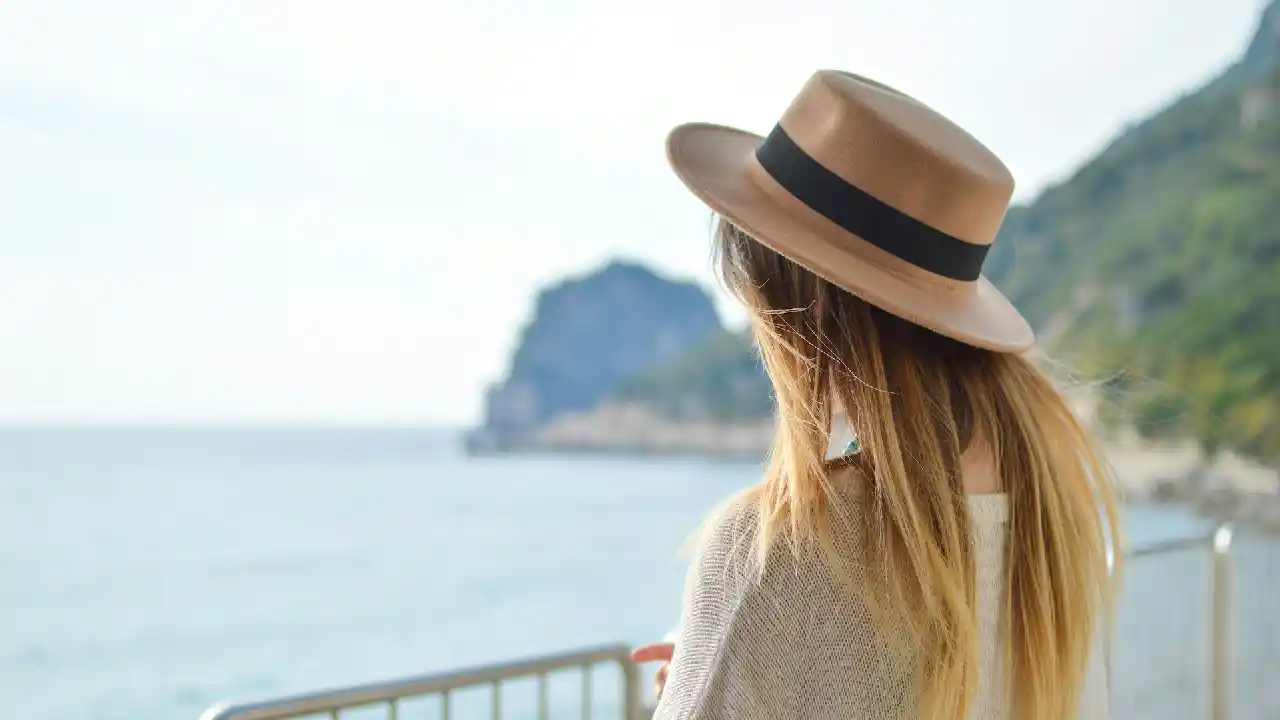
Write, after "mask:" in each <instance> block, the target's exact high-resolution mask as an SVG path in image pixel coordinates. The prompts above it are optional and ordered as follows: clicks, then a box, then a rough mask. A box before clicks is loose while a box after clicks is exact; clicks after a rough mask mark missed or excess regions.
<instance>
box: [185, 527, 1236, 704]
mask: <svg viewBox="0 0 1280 720" xmlns="http://www.w3.org/2000/svg"><path fill="white" fill-rule="evenodd" d="M1232 537H1233V531H1232V528H1231V526H1230V525H1222V526H1220V527H1218V528H1217V530H1216V531H1214V532H1213V533H1212V534H1210V535H1204V536H1197V537H1190V538H1179V539H1177V540H1170V541H1166V542H1160V543H1154V544H1150V545H1144V546H1142V547H1139V548H1135V549H1132V550H1130V551H1129V552H1128V553H1126V557H1127V558H1128V559H1130V560H1141V559H1142V558H1144V557H1150V556H1155V555H1165V554H1169V553H1174V552H1181V551H1188V550H1196V549H1202V548H1206V549H1209V550H1210V551H1211V565H1210V571H1209V578H1210V580H1209V582H1210V599H1209V602H1210V619H1209V633H1210V637H1209V657H1208V669H1207V673H1208V675H1207V681H1208V688H1209V703H1208V704H1209V707H1208V708H1207V717H1208V718H1209V720H1230V714H1231V661H1232V657H1231V604H1232V591H1231V585H1232V556H1231V541H1232ZM610 664H613V665H617V666H618V668H619V671H620V672H621V677H622V682H621V688H620V691H619V698H618V701H619V705H618V711H617V714H616V715H615V716H614V717H620V718H622V720H642V718H644V717H646V715H647V714H648V712H649V709H648V708H646V707H644V704H643V701H642V699H641V687H642V683H641V680H640V675H639V668H638V666H637V665H635V664H634V663H632V662H631V659H630V649H629V648H627V647H626V646H623V645H611V646H606V647H600V648H592V649H587V650H579V651H574V652H568V653H561V654H556V655H549V656H545V657H540V658H533V659H528V660H520V661H516V662H511V663H504V664H502V665H488V666H484V667H477V668H469V669H464V670H457V671H453V672H448V673H443V674H435V675H422V676H418V677H409V678H404V679H400V680H390V681H386V682H377V683H370V684H367V685H358V686H354V687H346V688H338V689H334V690H327V691H321V692H315V693H308V694H304V695H295V696H291V697H283V698H278V699H274V700H265V701H261V702H252V703H245V704H240V705H229V704H225V703H224V704H218V705H214V706H213V707H211V708H209V709H208V710H205V712H204V713H203V714H202V715H201V716H200V720H294V719H296V718H305V717H320V716H324V715H326V714H327V715H328V716H329V718H331V720H339V718H340V715H341V713H342V712H343V711H345V710H355V709H357V708H370V707H374V706H379V705H381V706H383V707H385V708H386V716H385V717H386V718H387V720H397V717H398V714H399V708H400V704H401V703H403V702H404V701H406V700H410V699H419V698H424V697H430V696H436V697H438V698H439V713H438V714H437V717H439V718H440V720H452V710H451V703H450V700H451V697H452V695H453V693H455V692H456V691H459V690H463V689H467V688H475V687H484V686H488V687H489V688H490V701H489V715H490V717H491V718H492V720H500V718H502V717H503V714H502V713H503V706H502V686H503V683H504V682H505V681H509V680H516V679H528V678H535V679H536V681H537V688H538V690H537V717H538V720H548V718H549V717H550V716H549V711H548V703H547V693H548V691H547V681H548V677H549V676H550V674H551V673H554V672H557V671H563V670H570V669H578V670H580V671H581V673H582V699H581V712H582V715H581V716H582V717H583V718H584V720H589V718H591V717H592V716H593V702H592V679H591V671H592V669H593V668H594V667H596V666H600V665H610ZM469 717H470V716H469Z"/></svg>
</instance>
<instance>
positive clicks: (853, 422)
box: [638, 71, 1116, 720]
mask: <svg viewBox="0 0 1280 720" xmlns="http://www.w3.org/2000/svg"><path fill="white" fill-rule="evenodd" d="M668 154H669V159H670V161H671V164H672V166H673V167H674V169H675V171H676V173H677V174H678V175H679V177H680V178H681V180H682V181H684V183H685V184H686V185H687V186H688V187H689V188H690V189H691V190H692V191H693V192H694V193H695V194H696V195H697V196H698V197H699V198H701V199H702V200H703V201H704V202H706V203H707V204H708V205H709V206H710V207H711V208H712V209H713V210H714V211H716V213H717V214H718V215H719V216H720V222H719V227H718V230H717V232H716V238H715V242H716V245H717V249H718V254H719V257H720V265H721V269H722V274H723V277H724V280H725V282H726V284H727V286H728V287H729V288H730V289H731V290H732V291H733V292H734V293H735V294H736V295H737V296H738V297H739V298H740V299H741V300H742V302H743V303H745V305H746V307H747V309H748V310H749V314H750V318H751V326H752V330H753V332H754V335H755V339H756V342H757V344H758V347H759V351H760V355H761V357H762V358H763V361H764V365H765V368H766V369H767V371H768V373H769V377H770V379H771V381H772V383H773V388H774V392H775V395H776V400H777V412H778V429H777V435H776V439H775V442H774V446H773V449H772V452H771V454H770V460H769V464H768V467H767V469H766V472H765V475H764V478H763V480H762V481H761V482H760V483H759V484H758V485H757V486H755V487H753V488H751V489H749V490H748V491H746V492H745V493H743V494H742V495H740V496H739V497H736V498H734V499H733V500H732V501H731V502H729V503H727V504H726V506H725V507H724V508H722V509H721V510H719V511H717V512H716V513H715V514H714V515H713V516H712V518H711V519H709V520H708V522H707V524H706V526H705V528H704V532H703V533H702V534H701V535H700V537H699V540H698V543H697V552H696V554H695V559H694V562H693V564H692V567H691V569H690V576H689V580H688V586H687V588H686V596H685V603H684V610H683V613H682V619H681V627H680V631H679V634H678V637H677V640H676V642H675V644H674V656H673V657H672V658H671V662H670V665H669V675H668V676H666V682H665V688H664V689H663V690H662V693H661V698H660V701H659V704H658V709H657V714H656V717H657V718H660V719H661V720H669V719H675V718H682V719H683V718H752V719H754V718H808V719H820V718H832V719H835V718H841V719H857V720H881V719H884V720H888V719H890V718H893V719H897V718H944V719H947V720H965V719H967V718H979V719H982V720H987V719H993V718H1018V719H1019V720H1066V719H1067V718H1085V719H1087V720H1097V719H1098V718H1105V717H1106V715H1107V708H1106V672H1105V668H1104V662H1103V658H1104V657H1105V652H1104V650H1103V648H1104V645H1105V643H1104V641H1103V638H1104V637H1105V636H1106V625H1107V624H1108V618H1109V613H1110V604H1111V598H1112V596H1113V584H1112V577H1113V575H1112V573H1109V571H1108V551H1107V550H1108V547H1109V544H1110V545H1114V543H1115V532H1116V510H1115V502H1114V494H1113V490H1112V484H1111V481H1110V478H1111V476H1110V474H1109V473H1110V471H1109V468H1108V467H1107V465H1106V464H1105V462H1104V460H1103V459H1102V457H1101V456H1100V455H1099V454H1098V451H1097V450H1096V449H1095V448H1094V446H1093V445H1092V444H1091V442H1090V440H1089V438H1088V437H1087V435H1086V433H1085V432H1084V430H1082V428H1081V427H1080V425H1078V424H1077V422H1076V420H1075V418H1074V417H1073V416H1072V413H1071V412H1070V410H1069V409H1068V407H1067V405H1066V404H1065V402H1064V401H1063V399H1062V398H1061V396H1060V395H1059V394H1058V392H1057V391H1056V390H1055V388H1054V386H1053V385H1052V384H1051V383H1050V381H1049V380H1048V379H1047V378H1046V376H1045V375H1043V374H1042V373H1041V372H1040V371H1039V370H1038V369H1037V368H1036V367H1035V366H1034V365H1033V364H1032V362H1030V361H1029V360H1028V359H1027V358H1026V357H1024V356H1023V355H1022V354H1021V353H1023V352H1024V351H1026V350H1028V349H1030V348H1031V346H1032V344H1033V342H1034V337H1033V334H1032V331H1031V328H1030V327H1029V326H1028V324H1027V323H1026V321H1025V320H1024V319H1023V318H1022V317H1021V315H1019V313H1018V311H1017V310H1016V309H1015V308H1014V307H1013V306H1012V305H1010V304H1009V302H1008V301H1007V300H1006V299H1005V298H1004V297H1003V296H1002V295H1001V294H1000V293H999V291H997V290H996V289H995V288H994V287H993V286H992V285H991V284H990V283H988V282H987V281H986V280H985V279H984V278H982V277H981V275H980V271H981V267H982V261H983V258H984V257H985V255H986V252H987V250H988V248H989V247H990V245H991V242H992V241H993V240H994V238H995V235H996V231H997V230H998V228H999V226H1000V223H1001V221H1002V219H1003V217H1004V213H1005V210H1006V208H1007V204H1008V202H1009V199H1010V197H1011V195H1012V192H1013V179H1012V177H1011V176H1010V174H1009V171H1008V169H1007V168H1006V167H1005V166H1004V165H1003V164H1002V163H1001V162H1000V160H999V159H997V158H996V157H995V155H993V154H992V153H991V152H990V151H989V150H988V149H987V148H986V147H984V146H983V145H982V144H981V143H979V142H978V141H977V140H975V139H974V138H973V137H972V136H970V135H969V134H968V133H966V132H965V131H964V130H962V129H960V128H959V127H957V126H956V125H955V124H953V123H952V122H950V121H949V120H947V119H946V118H944V117H942V116H941V115H939V114H938V113H936V112H934V111H933V110H931V109H929V108H928V107H927V106H925V105H923V104H921V103H920V102H917V101H916V100H914V99H912V98H910V97H908V96H906V95H904V94H902V93H900V92H898V91H896V90H893V89H892V88H889V87H887V86H885V85H882V84H880V83H876V82H874V81H871V80H867V79H865V78H860V77H857V76H853V75H849V74H847V73H840V72H833V71H823V72H819V73H817V74H816V75H814V76H813V78H811V79H810V81H809V82H808V83H807V84H806V85H805V87H804V88H803V89H802V90H801V92H800V93H799V95H798V96H797V97H796V98H795V100H794V101H793V103H792V104H791V106H790V107H789V108H788V110H787V111H786V113H785V114H784V115H783V117H782V119H781V121H780V123H779V124H778V126H777V127H776V128H775V129H774V130H773V132H772V133H771V134H770V135H769V137H768V138H764V139H762V138H759V137H757V136H754V135H751V134H748V133H745V132H741V131H738V130H733V129H730V128H724V127H719V126H713V125H705V124H692V125H684V126H681V127H679V128H677V129H676V130H674V131H673V132H672V134H671V136H670V137H669V139H668ZM839 416H843V417H844V418H845V420H846V421H847V423H848V425H849V426H850V427H851V429H852V431H853V433H854V436H855V437H856V441H855V442H854V443H852V444H851V446H850V448H849V452H847V453H845V454H837V455H838V456H837V457H835V458H831V457H829V455H828V452H827V451H828V447H829V445H830V444H831V442H832V427H833V422H834V421H835V419H836V418H837V417H839ZM664 649H665V648H664V647H663V646H654V647H650V648H645V649H643V650H641V651H640V652H639V653H638V658H639V659H641V660H646V659H647V660H652V659H660V658H661V657H662V655H663V651H664ZM667 670H668V668H667V667H666V666H664V668H663V671H662V672H663V673H666V672H667Z"/></svg>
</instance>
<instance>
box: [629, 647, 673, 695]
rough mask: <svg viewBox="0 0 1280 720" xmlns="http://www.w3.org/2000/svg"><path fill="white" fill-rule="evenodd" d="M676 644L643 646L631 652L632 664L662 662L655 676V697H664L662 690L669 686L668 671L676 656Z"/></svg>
mask: <svg viewBox="0 0 1280 720" xmlns="http://www.w3.org/2000/svg"><path fill="white" fill-rule="evenodd" d="M675 651H676V645H675V643H669V642H660V643H653V644H651V645H642V646H640V647H638V648H636V649H635V650H632V651H631V662H635V663H647V662H661V663H662V665H661V666H660V667H659V668H658V672H657V673H656V674H654V676H653V696H654V697H655V698H659V697H662V688H663V687H664V686H666V684H667V670H668V669H669V668H670V667H671V656H672V655H674V654H675Z"/></svg>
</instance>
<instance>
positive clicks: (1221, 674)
mask: <svg viewBox="0 0 1280 720" xmlns="http://www.w3.org/2000/svg"><path fill="white" fill-rule="evenodd" d="M1231 536H1232V527H1231V525H1230V524H1229V523H1228V524H1224V525H1222V526H1220V527H1219V528H1218V530H1217V532H1215V533H1214V534H1213V564H1212V566H1211V569H1210V582H1211V583H1212V598H1211V600H1210V602H1211V605H1210V610H1211V612H1212V617H1211V620H1210V623H1211V625H1212V627H1211V630H1210V633H1211V635H1210V638H1209V643H1210V644H1209V718H1210V720H1230V717H1231V664H1232V663H1231V660H1232V658H1231V580H1232V578H1231V575H1232V557H1231Z"/></svg>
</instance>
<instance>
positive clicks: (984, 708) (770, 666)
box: [654, 494, 1108, 720]
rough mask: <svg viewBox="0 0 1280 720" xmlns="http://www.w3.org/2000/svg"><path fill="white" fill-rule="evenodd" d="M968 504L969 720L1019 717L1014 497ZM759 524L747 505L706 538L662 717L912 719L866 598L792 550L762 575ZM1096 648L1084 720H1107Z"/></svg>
mask: <svg viewBox="0 0 1280 720" xmlns="http://www.w3.org/2000/svg"><path fill="white" fill-rule="evenodd" d="M969 508H970V512H971V514H972V517H973V524H972V527H973V533H974V542H975V545H976V556H975V564H976V572H977V603H978V620H979V626H980V632H981V635H980V644H979V679H978V693H977V695H976V697H974V698H973V702H972V704H971V712H970V717H971V718H972V720H1013V718H1012V714H1011V712H1010V711H1009V709H1008V708H1007V707H1006V701H1005V697H1006V695H1007V693H1006V690H1007V688H1006V682H1007V681H1006V678H1007V674H1006V670H1005V666H1006V663H1005V658H1004V657H1003V643H1002V637H1001V625H1002V624H1001V622H1000V616H1001V612H1002V611H1003V610H1002V608H1003V593H1004V588H1003V585H1004V557H1005V553H1004V546H1005V536H1006V518H1007V514H1008V510H1007V505H1006V499H1005V496H1004V495H1000V494H992V495H970V496H969ZM756 518H757V513H756V512H755V509H754V508H753V507H752V506H750V505H749V504H745V503H739V504H737V505H734V506H732V507H731V508H730V509H728V510H727V511H725V512H723V513H721V514H720V515H719V516H718V517H717V518H716V519H715V520H714V521H713V522H712V523H711V524H710V525H709V526H708V528H707V531H706V533H705V534H704V535H703V536H702V538H701V540H700V541H699V544H698V546H697V550H696V552H695V554H694V559H693V562H692V564H691V566H690V570H689V577H688V580H687V583H686V587H685V598H684V606H683V611H682V613H681V623H680V628H679V631H678V634H677V640H676V650H675V657H674V658H673V659H672V662H671V668H670V672H669V675H668V677H667V683H666V688H665V690H664V692H663V694H662V697H661V699H660V701H659V703H658V707H657V711H656V713H655V715H654V718H655V720H695V719H697V720H729V719H732V720H765V719H770V720H780V719H784V718H785V719H787V720H791V719H792V718H804V719H805V720H902V719H903V718H908V720H913V719H912V718H911V716H910V715H909V710H910V702H911V700H910V695H911V680H910V676H909V673H907V672H905V671H903V670H902V669H901V666H902V663H901V662H900V661H898V660H896V658H897V657H900V655H895V653H894V651H893V649H892V647H891V645H890V644H889V643H887V642H886V641H885V640H884V639H883V638H882V637H880V633H879V632H878V631H877V630H876V624H875V623H874V621H873V619H872V617H871V613H870V610H869V608H868V607H867V606H866V604H865V602H864V601H863V600H862V599H861V598H860V597H859V594H858V593H850V592H848V591H846V590H845V588H847V587H848V585H844V584H841V583H840V582H838V581H837V579H836V577H835V576H834V573H833V572H832V571H831V569H830V568H829V566H828V564H827V563H826V562H824V561H823V559H822V558H821V557H817V556H813V555H809V556H806V555H804V554H801V555H799V556H797V555H796V554H793V553H791V552H790V551H788V550H786V549H785V548H779V549H778V550H779V551H778V552H771V553H770V555H769V556H768V558H767V560H766V563H765V572H764V574H763V576H760V575H757V574H756V571H755V569H754V566H753V565H752V563H751V557H750V547H751V543H752V541H753V538H754V535H755V532H756V527H757V520H756ZM850 534H853V535H857V534H858V533H857V532H856V529H855V531H853V532H851V533H850ZM837 545H838V546H839V547H838V549H840V550H841V552H858V550H857V548H859V547H861V538H859V537H845V538H837ZM855 557H856V556H855ZM854 567H855V568H857V567H858V564H857V563H855V564H854ZM1098 635H1099V638H1100V637H1101V633H1099V634H1098ZM1094 647H1095V651H1094V657H1093V660H1092V661H1091V663H1090V667H1089V668H1088V671H1087V677H1086V681H1085V687H1084V689H1083V694H1082V696H1081V702H1080V710H1079V717H1080V718H1081V719H1082V720H1106V719H1107V717H1108V709H1107V673H1106V667H1105V650H1104V645H1103V643H1102V642H1098V641H1095V642H1094Z"/></svg>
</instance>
